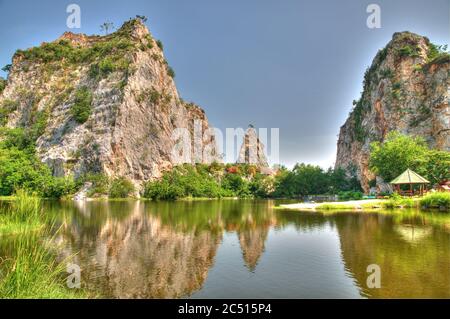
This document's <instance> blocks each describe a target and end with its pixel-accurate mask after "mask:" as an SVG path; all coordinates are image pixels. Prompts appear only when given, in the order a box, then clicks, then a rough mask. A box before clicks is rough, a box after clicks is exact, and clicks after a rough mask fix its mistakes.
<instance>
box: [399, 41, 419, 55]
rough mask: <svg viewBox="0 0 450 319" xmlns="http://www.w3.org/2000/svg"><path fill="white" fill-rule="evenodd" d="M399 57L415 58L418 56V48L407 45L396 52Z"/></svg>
mask: <svg viewBox="0 0 450 319" xmlns="http://www.w3.org/2000/svg"><path fill="white" fill-rule="evenodd" d="M397 52H398V55H399V56H400V57H417V56H419V48H418V47H417V46H411V45H409V44H407V45H405V46H403V47H401V48H400V49H398V50H397Z"/></svg>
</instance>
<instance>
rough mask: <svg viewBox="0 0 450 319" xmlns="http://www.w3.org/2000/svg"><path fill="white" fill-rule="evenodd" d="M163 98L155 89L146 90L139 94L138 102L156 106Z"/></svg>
mask: <svg viewBox="0 0 450 319" xmlns="http://www.w3.org/2000/svg"><path fill="white" fill-rule="evenodd" d="M162 98H163V94H161V93H159V92H158V90H156V89H155V88H153V87H152V88H150V89H146V90H144V91H143V92H141V94H139V96H138V98H137V100H138V102H149V103H151V104H157V103H159V102H160V101H161V99H162Z"/></svg>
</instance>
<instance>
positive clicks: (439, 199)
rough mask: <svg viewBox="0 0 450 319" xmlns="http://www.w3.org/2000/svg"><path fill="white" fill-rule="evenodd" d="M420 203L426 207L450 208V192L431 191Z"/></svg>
mask: <svg viewBox="0 0 450 319" xmlns="http://www.w3.org/2000/svg"><path fill="white" fill-rule="evenodd" d="M420 205H421V206H422V207H425V208H440V209H442V208H443V209H447V210H450V193H448V192H447V193H444V192H437V193H430V194H428V195H426V196H425V197H424V198H422V199H421V200H420Z"/></svg>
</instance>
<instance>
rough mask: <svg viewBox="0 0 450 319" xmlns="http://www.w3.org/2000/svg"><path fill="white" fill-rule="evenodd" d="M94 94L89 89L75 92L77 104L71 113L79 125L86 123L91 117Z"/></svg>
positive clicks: (83, 88)
mask: <svg viewBox="0 0 450 319" xmlns="http://www.w3.org/2000/svg"><path fill="white" fill-rule="evenodd" d="M91 104H92V93H91V92H90V91H89V89H88V88H87V87H82V88H80V89H78V90H77V91H76V92H75V103H74V104H73V105H72V107H71V108H70V113H71V114H72V116H73V117H74V118H75V120H76V121H77V122H78V123H84V122H86V121H87V119H88V118H89V116H90V115H91V112H92V109H91Z"/></svg>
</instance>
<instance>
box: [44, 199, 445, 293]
mask: <svg viewBox="0 0 450 319" xmlns="http://www.w3.org/2000/svg"><path fill="white" fill-rule="evenodd" d="M275 204H278V202H277V203H276V202H274V201H269V200H221V201H220V200H213V201H192V202H189V201H179V202H146V201H124V202H46V203H45V206H46V210H47V211H49V212H51V213H52V214H54V215H55V217H56V219H57V224H56V225H55V229H59V231H58V233H57V234H56V236H55V238H54V241H55V242H56V243H57V244H58V246H59V247H60V251H61V258H64V257H68V256H73V259H74V263H76V264H78V265H79V266H80V267H81V270H82V273H81V274H82V285H83V286H84V287H86V288H87V289H88V290H89V291H92V292H94V293H96V294H97V295H98V296H99V297H107V298H392V297H400V298H404V297H413V298H414V297H416V298H417V297H425V298H450V214H447V213H442V212H441V213H440V212H419V211H417V210H413V211H411V210H410V211H407V210H397V211H389V212H388V211H386V212H379V213H368V212H367V213H361V212H354V213H351V212H350V213H334V214H332V213H325V214H322V213H312V212H304V213H302V212H295V211H283V210H275V209H273V208H272V207H273V206H274V205H275ZM371 264H376V265H379V266H380V269H381V288H372V289H369V288H368V287H367V277H368V276H369V275H370V273H368V272H367V267H368V266H369V265H371Z"/></svg>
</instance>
